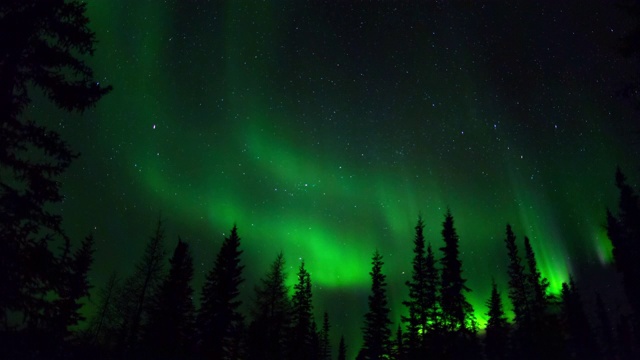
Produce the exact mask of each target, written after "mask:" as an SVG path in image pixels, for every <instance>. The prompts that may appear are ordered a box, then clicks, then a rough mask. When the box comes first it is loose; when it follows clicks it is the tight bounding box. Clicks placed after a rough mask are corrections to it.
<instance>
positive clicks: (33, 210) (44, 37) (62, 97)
mask: <svg viewBox="0 0 640 360" xmlns="http://www.w3.org/2000/svg"><path fill="white" fill-rule="evenodd" d="M86 7H87V4H86V3H85V2H83V1H38V0H21V1H17V0H13V1H2V2H0V39H1V40H0V79H1V80H0V144H1V145H0V174H1V175H0V239H2V241H0V283H1V284H2V291H0V329H2V330H9V328H13V326H12V325H10V324H9V323H8V315H9V313H11V314H13V315H14V316H13V317H14V318H21V319H24V321H23V322H22V323H21V324H19V326H18V328H19V329H26V330H28V331H30V332H32V333H33V332H34V331H43V332H45V333H46V331H47V328H48V327H49V326H50V325H52V324H50V321H54V322H55V323H57V322H58V321H59V317H58V314H59V311H58V310H56V309H54V305H53V303H52V301H51V299H56V298H57V296H60V295H63V294H59V293H58V291H59V290H60V289H62V288H64V286H65V285H64V284H62V282H64V281H66V278H67V276H64V275H63V276H58V275H60V274H61V272H62V271H63V270H64V269H62V268H64V267H65V265H64V264H63V263H64V262H63V261H60V260H61V259H60V258H58V256H57V254H56V253H55V252H54V251H52V249H51V244H52V242H53V241H56V240H58V241H59V240H62V241H65V240H68V238H67V236H66V235H65V233H64V231H63V230H62V227H61V224H62V217H61V216H60V215H58V214H56V213H55V212H54V211H52V210H53V209H54V208H55V207H56V206H55V204H57V203H60V202H62V201H63V199H64V198H63V196H62V194H61V193H60V181H59V178H60V176H61V175H62V174H63V173H64V172H65V171H66V170H67V168H68V167H69V166H70V164H71V162H72V161H73V160H74V159H75V158H76V157H77V156H78V154H77V153H75V152H74V151H73V150H71V149H70V148H69V146H68V145H67V143H66V142H65V141H64V140H63V139H62V138H61V137H60V135H59V134H58V133H57V132H56V131H53V130H51V129H48V128H47V127H45V126H43V125H42V124H41V123H40V122H38V120H34V119H33V117H32V116H29V117H27V116H25V115H24V114H23V112H24V111H25V109H27V107H28V106H29V104H31V101H32V98H31V92H32V91H33V90H35V89H36V88H39V89H40V90H42V92H43V94H44V95H45V96H46V97H47V98H49V100H51V101H52V102H53V104H54V105H56V106H57V107H58V108H60V109H63V110H67V111H78V112H82V111H83V110H85V109H87V108H90V107H92V106H93V105H94V104H95V103H96V102H97V101H98V100H99V99H100V98H101V97H102V96H103V95H105V94H106V93H108V92H109V90H110V87H104V86H101V85H100V84H99V83H98V82H96V81H95V79H94V74H93V70H92V69H91V67H90V66H89V65H88V64H87V60H86V58H87V57H88V56H91V55H93V53H94V49H95V44H96V39H95V34H94V32H93V31H91V29H90V28H89V26H88V22H89V20H88V18H87V16H86ZM54 294H55V295H54ZM52 295H53V296H52ZM56 295H57V296H56ZM58 305H59V304H58ZM16 314H18V317H16V316H15V315H16ZM51 315H53V319H52V318H50V316H51ZM14 325H15V324H14Z"/></svg>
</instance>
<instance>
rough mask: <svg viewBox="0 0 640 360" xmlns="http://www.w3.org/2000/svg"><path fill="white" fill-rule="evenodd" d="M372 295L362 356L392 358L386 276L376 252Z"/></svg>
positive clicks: (365, 327)
mask: <svg viewBox="0 0 640 360" xmlns="http://www.w3.org/2000/svg"><path fill="white" fill-rule="evenodd" d="M371 264H372V269H371V272H370V273H369V275H371V294H370V295H369V310H368V311H367V313H366V314H365V320H364V327H363V329H362V331H363V335H364V344H363V346H362V350H361V354H362V357H363V358H364V359H367V360H379V359H384V358H387V357H389V356H390V337H391V330H390V329H389V325H390V324H391V321H390V320H389V312H390V310H389V305H388V300H387V281H386V275H384V274H383V273H382V265H383V264H384V262H383V261H382V255H380V253H379V252H378V250H376V251H375V253H374V254H373V258H372V263H371Z"/></svg>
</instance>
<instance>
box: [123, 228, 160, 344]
mask: <svg viewBox="0 0 640 360" xmlns="http://www.w3.org/2000/svg"><path fill="white" fill-rule="evenodd" d="M165 254H166V251H165V247H164V225H163V222H162V220H161V219H159V220H158V223H157V225H156V230H155V233H154V235H153V236H152V237H151V238H150V239H149V241H148V242H147V245H146V247H145V250H144V255H143V256H142V259H140V261H139V262H138V263H137V264H136V267H135V270H134V273H133V275H132V276H130V277H129V278H127V279H126V280H125V282H124V284H123V286H122V288H121V289H120V291H119V295H118V299H117V302H118V304H117V306H118V313H119V317H120V334H119V339H118V342H119V345H118V346H119V347H120V350H121V351H125V352H127V353H130V354H131V353H135V352H137V351H138V350H139V349H138V346H139V345H140V335H141V329H142V328H143V327H144V326H145V325H146V322H147V320H148V315H149V310H150V308H151V302H152V299H153V297H154V295H155V292H156V291H157V289H158V286H159V285H160V282H161V281H162V277H163V275H164V274H163V271H164V261H165Z"/></svg>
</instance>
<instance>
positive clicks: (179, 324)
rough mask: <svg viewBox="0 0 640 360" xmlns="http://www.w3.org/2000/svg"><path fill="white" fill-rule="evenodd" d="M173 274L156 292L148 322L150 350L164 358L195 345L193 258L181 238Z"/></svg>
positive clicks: (180, 355)
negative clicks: (193, 343)
mask: <svg viewBox="0 0 640 360" xmlns="http://www.w3.org/2000/svg"><path fill="white" fill-rule="evenodd" d="M169 264H170V268H169V273H168V274H167V276H166V277H165V278H164V280H163V281H162V284H161V285H160V288H159V290H158V291H157V294H156V295H155V297H154V299H153V301H152V304H151V310H150V312H149V321H148V322H147V325H146V329H145V330H146V331H145V340H146V344H145V345H146V351H147V353H148V354H149V355H150V356H153V357H154V358H161V359H179V358H185V357H188V356H189V355H190V352H191V350H192V348H193V345H192V339H193V336H194V321H195V307H194V305H193V288H192V287H191V281H192V279H193V258H192V256H191V250H190V248H189V244H188V243H186V242H184V241H182V240H181V239H178V244H177V245H176V247H175V249H174V251H173V256H172V257H171V259H170V260H169Z"/></svg>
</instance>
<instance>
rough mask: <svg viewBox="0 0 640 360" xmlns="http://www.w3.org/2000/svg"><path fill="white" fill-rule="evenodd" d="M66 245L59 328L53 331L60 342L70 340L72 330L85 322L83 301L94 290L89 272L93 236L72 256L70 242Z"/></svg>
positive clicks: (58, 300) (57, 308)
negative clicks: (81, 311) (82, 310)
mask: <svg viewBox="0 0 640 360" xmlns="http://www.w3.org/2000/svg"><path fill="white" fill-rule="evenodd" d="M65 244H66V245H65V247H67V249H68V250H65V251H64V253H65V254H63V257H62V259H63V266H62V267H61V269H60V270H61V272H60V274H58V276H60V277H62V278H63V280H64V281H63V282H62V284H61V286H60V287H59V289H58V294H59V299H57V300H56V301H55V305H56V306H55V307H56V311H57V314H56V317H57V321H56V323H57V325H58V326H56V328H55V329H52V330H54V331H55V332H57V334H56V335H57V337H58V341H64V340H65V339H66V338H68V337H69V335H71V329H70V328H71V327H73V326H76V325H78V323H80V322H81V321H83V320H85V318H84V316H82V314H81V313H80V309H81V308H82V302H81V299H83V298H87V297H88V296H89V290H91V288H92V286H91V284H90V283H89V270H90V269H91V265H92V264H93V252H94V249H93V247H94V240H93V235H88V236H87V237H85V238H84V240H83V241H82V242H81V244H80V247H79V248H78V249H77V250H76V251H75V252H74V253H73V254H70V248H69V244H70V243H69V241H66V242H65Z"/></svg>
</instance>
